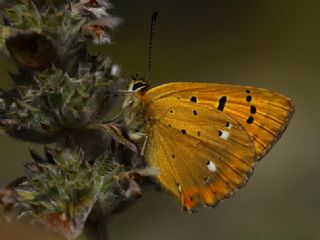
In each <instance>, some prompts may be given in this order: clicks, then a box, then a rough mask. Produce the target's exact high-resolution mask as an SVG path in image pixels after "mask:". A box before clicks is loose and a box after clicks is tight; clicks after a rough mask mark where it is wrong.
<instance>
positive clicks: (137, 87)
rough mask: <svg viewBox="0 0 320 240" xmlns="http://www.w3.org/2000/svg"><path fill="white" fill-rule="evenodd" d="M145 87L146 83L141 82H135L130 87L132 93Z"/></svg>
mask: <svg viewBox="0 0 320 240" xmlns="http://www.w3.org/2000/svg"><path fill="white" fill-rule="evenodd" d="M145 87H146V83H145V82H142V81H138V82H135V83H134V84H133V86H132V91H137V90H140V89H142V88H145Z"/></svg>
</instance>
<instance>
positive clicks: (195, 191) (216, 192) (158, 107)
mask: <svg viewBox="0 0 320 240" xmlns="http://www.w3.org/2000/svg"><path fill="white" fill-rule="evenodd" d="M150 100H151V99H150ZM146 103H147V106H148V107H147V109H148V110H147V111H148V112H147V115H148V116H149V124H150V125H149V126H148V129H149V130H147V134H148V143H147V146H146V152H145V158H146V161H147V162H148V164H149V165H150V166H152V167H155V168H158V169H159V175H158V180H159V182H160V183H161V184H162V185H163V186H164V187H165V188H166V189H167V190H168V191H169V192H171V193H172V194H174V195H175V196H177V197H178V198H180V199H181V201H182V204H183V205H184V206H185V207H186V208H187V209H192V208H194V207H195V206H198V205H215V204H216V203H217V202H218V201H219V200H221V199H224V198H226V197H228V196H230V195H231V194H232V193H233V192H234V191H235V190H236V189H238V188H239V187H240V186H242V185H243V184H244V183H245V182H246V180H247V178H248V176H249V175H250V173H251V170H252V167H253V165H254V163H255V155H254V148H253V144H252V141H251V139H250V137H249V135H248V134H247V132H246V131H245V129H244V128H243V127H242V126H241V125H239V124H238V123H237V122H236V121H235V120H234V119H233V118H231V117H229V116H228V115H226V114H224V113H223V112H220V111H218V110H216V109H214V108H209V107H207V106H204V105H200V104H197V103H195V102H190V101H188V102H187V101H183V100H181V99H177V98H175V97H165V98H160V99H156V100H155V101H150V102H146Z"/></svg>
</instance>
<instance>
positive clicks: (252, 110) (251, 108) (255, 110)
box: [250, 105, 257, 114]
mask: <svg viewBox="0 0 320 240" xmlns="http://www.w3.org/2000/svg"><path fill="white" fill-rule="evenodd" d="M256 112H257V109H256V107H255V106H253V105H252V106H251V107H250V113H252V114H255V113H256Z"/></svg>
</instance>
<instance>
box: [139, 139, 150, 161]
mask: <svg viewBox="0 0 320 240" xmlns="http://www.w3.org/2000/svg"><path fill="white" fill-rule="evenodd" d="M148 137H149V136H148V135H146V136H145V138H144V141H143V145H142V148H141V151H140V155H141V156H144V153H145V151H146V146H147V141H148Z"/></svg>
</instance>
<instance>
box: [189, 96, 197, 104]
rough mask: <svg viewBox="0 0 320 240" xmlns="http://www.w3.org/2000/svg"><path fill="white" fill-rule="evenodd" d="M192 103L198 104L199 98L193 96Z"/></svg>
mask: <svg viewBox="0 0 320 240" xmlns="http://www.w3.org/2000/svg"><path fill="white" fill-rule="evenodd" d="M190 101H191V102H194V103H196V102H197V101H198V100H197V97H196V96H192V97H191V98H190Z"/></svg>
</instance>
